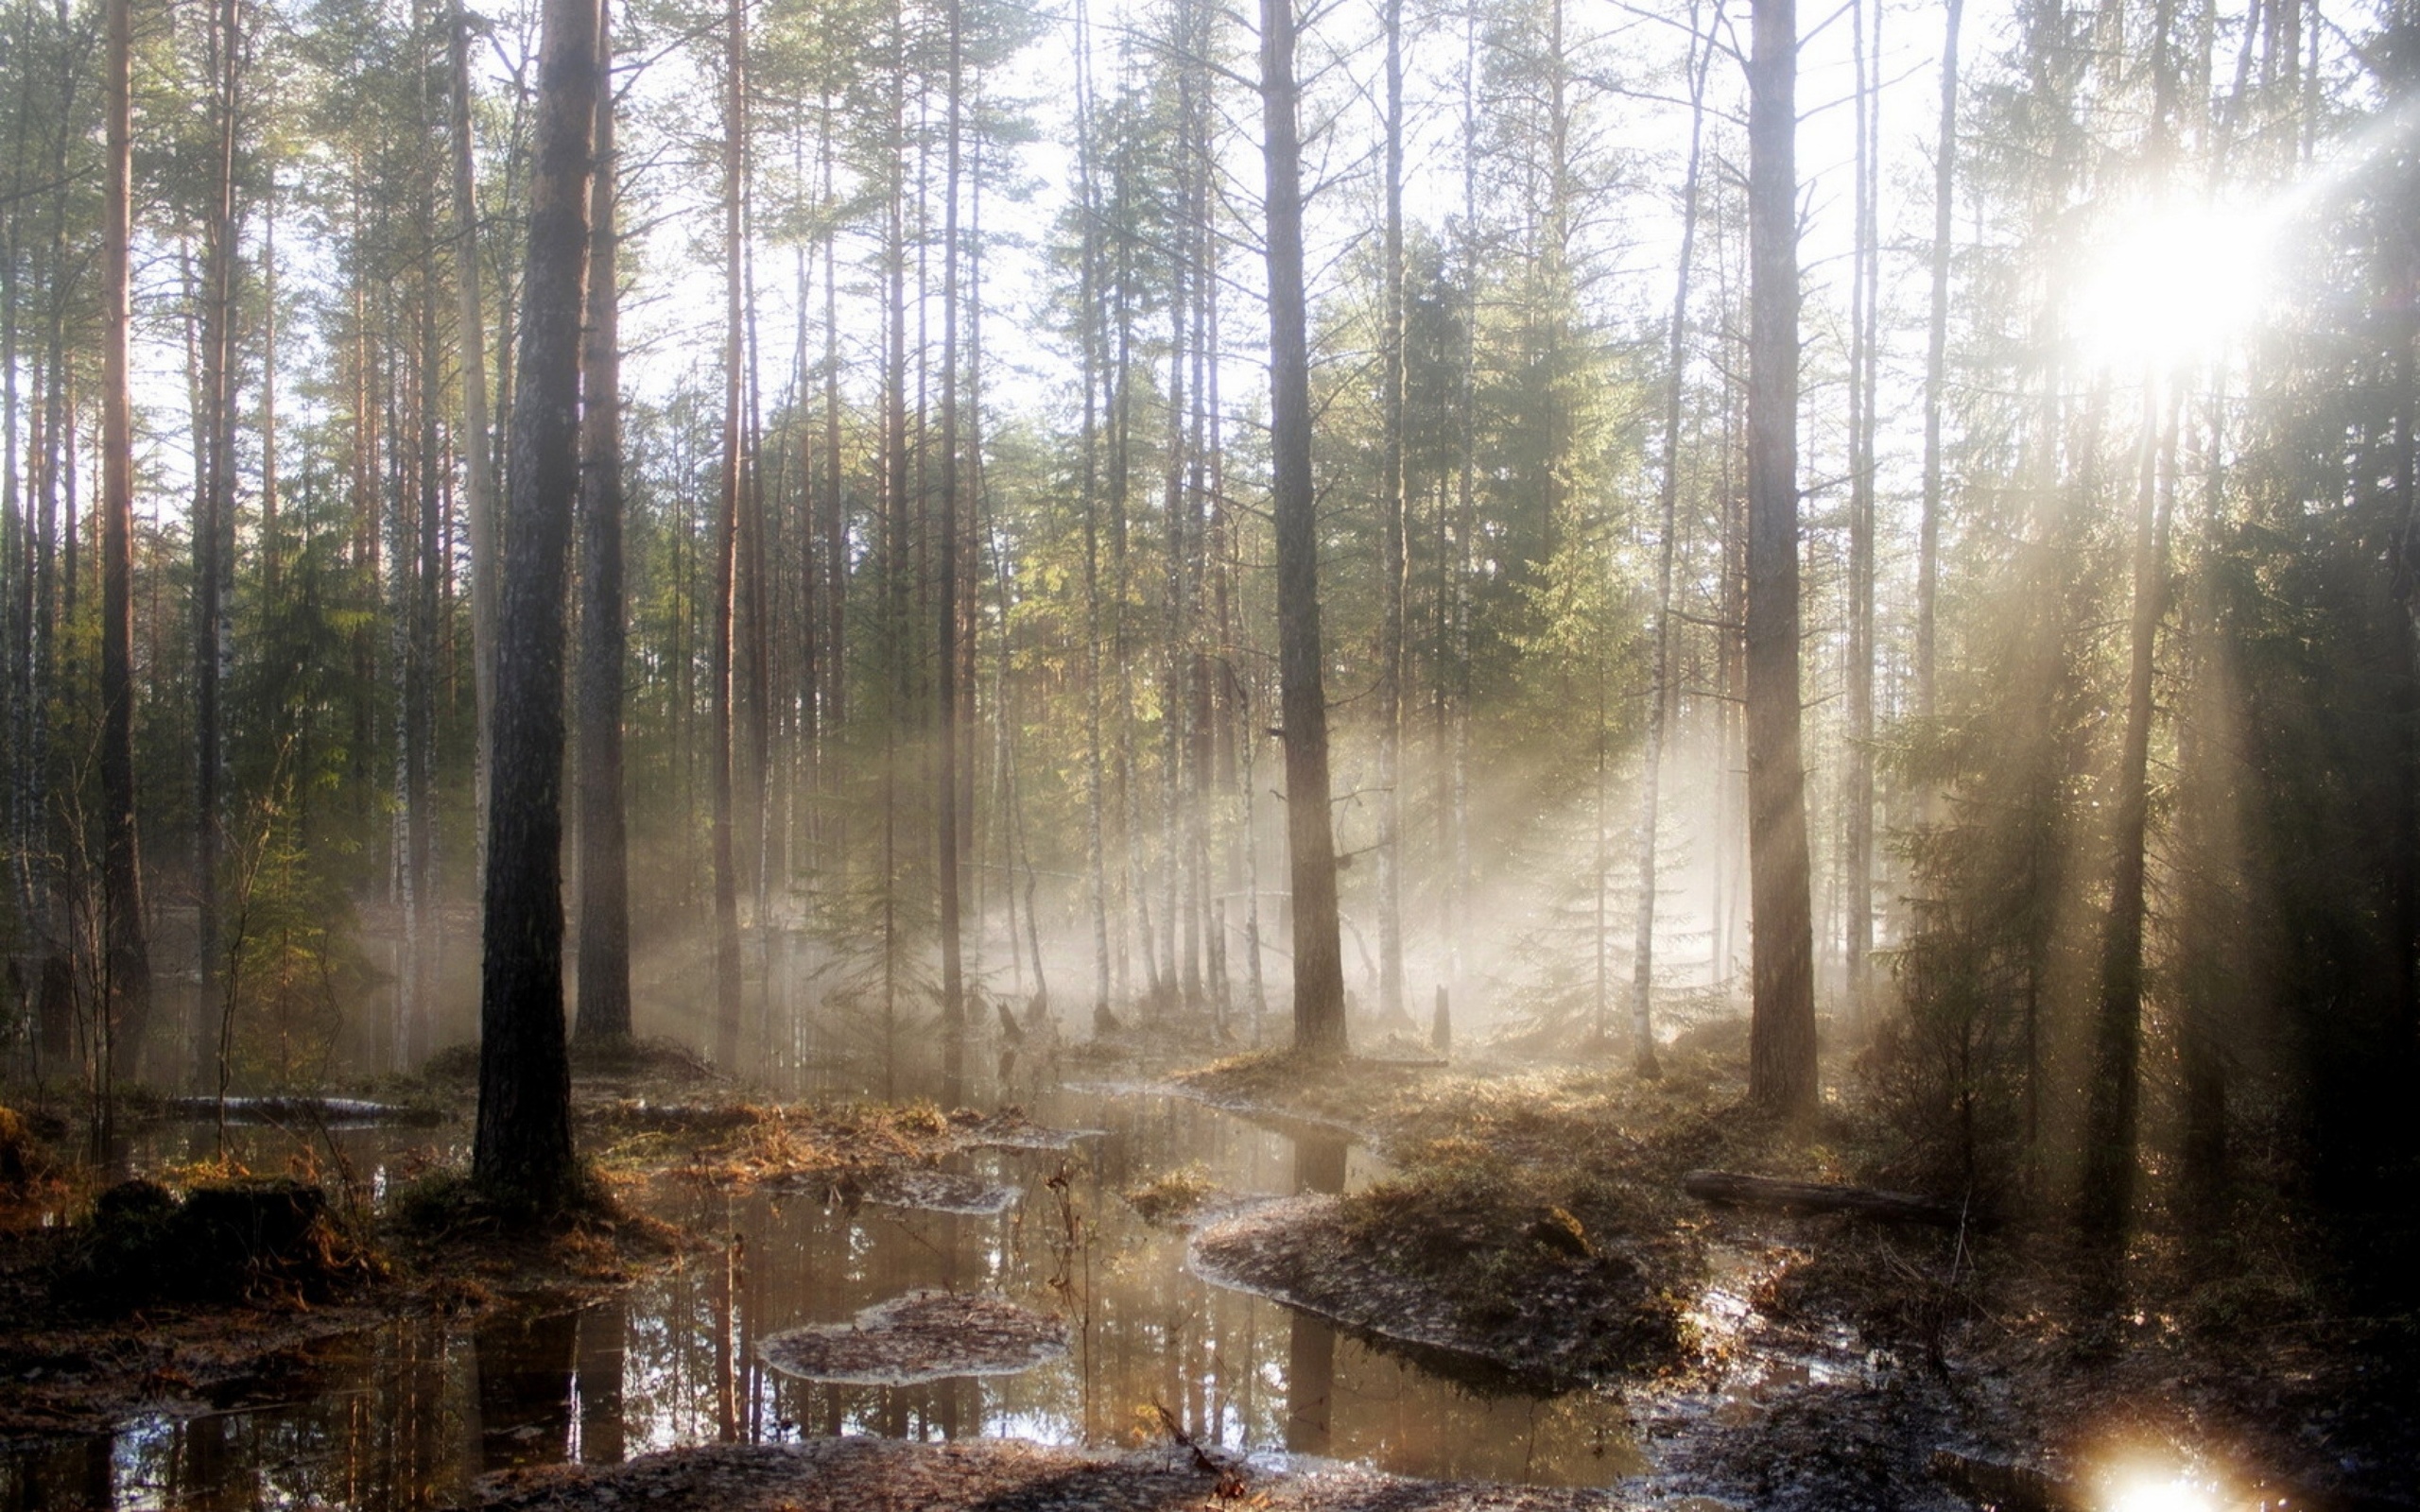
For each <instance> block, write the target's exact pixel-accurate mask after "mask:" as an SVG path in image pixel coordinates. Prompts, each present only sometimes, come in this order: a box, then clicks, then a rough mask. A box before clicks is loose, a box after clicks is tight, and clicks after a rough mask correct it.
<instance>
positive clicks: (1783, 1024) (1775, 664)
mask: <svg viewBox="0 0 2420 1512" xmlns="http://www.w3.org/2000/svg"><path fill="white" fill-rule="evenodd" d="M1797 18H1798V11H1797V6H1796V4H1795V0H1755V23H1754V25H1755V49H1754V57H1753V59H1752V60H1751V61H1750V64H1749V71H1748V73H1749V94H1748V246H1749V251H1748V257H1749V282H1750V289H1749V330H1748V348H1749V352H1748V614H1747V620H1748V625H1747V681H1748V689H1747V693H1748V870H1749V887H1750V892H1751V894H1752V901H1751V904H1750V906H1751V908H1752V910H1753V913H1752V915H1751V918H1752V920H1753V922H1752V932H1751V936H1750V974H1751V977H1752V980H1753V984H1754V986H1753V992H1754V1004H1755V1007H1754V1017H1753V1019H1752V1021H1751V1024H1750V1031H1749V1051H1748V1089H1749V1094H1750V1096H1752V1097H1753V1098H1755V1100H1756V1101H1757V1102H1759V1103H1763V1104H1766V1105H1767V1106H1770V1107H1774V1108H1785V1109H1789V1110H1792V1111H1795V1110H1798V1109H1802V1108H1808V1107H1811V1106H1812V1105H1813V1103H1814V1101H1815V1093H1816V1088H1815V970H1814V967H1815V962H1814V938H1813V920H1812V919H1811V918H1810V916H1809V903H1808V888H1807V855H1806V774H1805V771H1804V769H1803V768H1802V767H1801V765H1800V763H1799V749H1798V727H1799V706H1798V698H1799V691H1798V434H1797V425H1798V224H1797V183H1798V176H1797V168H1796V163H1795V149H1796V137H1797V129H1798V121H1797V99H1796V96H1797V93H1798V91H1797V74H1798V19H1797Z"/></svg>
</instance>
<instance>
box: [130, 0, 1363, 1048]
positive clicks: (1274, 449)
mask: <svg viewBox="0 0 2420 1512" xmlns="http://www.w3.org/2000/svg"><path fill="white" fill-rule="evenodd" d="M121 3H123V0H121ZM1260 78H1261V85H1260V96H1261V112H1262V121H1263V129H1264V132H1265V135H1264V138H1263V145H1262V155H1263V161H1264V164H1265V167H1266V171H1267V179H1268V204H1267V215H1268V219H1269V242H1268V249H1269V252H1268V255H1269V351H1270V442H1271V454H1272V457H1273V461H1274V468H1275V475H1274V481H1273V487H1272V490H1271V511H1272V513H1273V514H1274V515H1275V517H1276V534H1277V635H1278V648H1277V661H1278V671H1279V678H1280V681H1281V685H1282V692H1281V704H1282V708H1283V717H1284V720H1285V730H1286V842H1287V852H1288V859H1289V863H1290V866H1291V869H1292V873H1293V891H1294V1047H1295V1048H1296V1049H1297V1050H1298V1051H1304V1052H1307V1053H1310V1054H1314V1055H1329V1056H1341V1055H1342V1054H1343V1053H1344V1050H1345V1027H1344V956H1343V949H1342V942H1341V940H1340V936H1339V933H1338V930H1339V924H1338V919H1337V900H1336V833H1335V827H1334V825H1333V822H1332V821H1331V818H1330V816H1329V814H1328V770H1327V696H1326V694H1325V691H1324V690H1323V689H1322V686H1321V667H1320V661H1321V652H1320V600H1319V587H1320V580H1319V534H1318V530H1317V524H1316V522H1315V521H1314V519H1313V509H1314V507H1315V505H1316V503H1317V501H1316V499H1315V498H1314V496H1313V493H1312V490H1311V379H1310V348H1309V341H1308V335H1307V332H1306V330H1305V309H1304V295H1303V167H1302V142H1301V138H1300V136H1299V135H1298V132H1297V127H1296V118H1295V109H1296V98H1297V94H1298V90H1297V88H1296V84H1295V79H1294V8H1293V0H1261V39H1260Z"/></svg>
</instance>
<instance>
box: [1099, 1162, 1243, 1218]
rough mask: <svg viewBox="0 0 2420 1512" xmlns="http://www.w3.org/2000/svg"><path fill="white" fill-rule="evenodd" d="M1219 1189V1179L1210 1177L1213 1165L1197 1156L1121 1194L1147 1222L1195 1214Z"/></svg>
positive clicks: (1129, 1205)
mask: <svg viewBox="0 0 2420 1512" xmlns="http://www.w3.org/2000/svg"><path fill="white" fill-rule="evenodd" d="M1218 1190H1219V1189H1218V1185H1217V1183H1215V1182H1213V1181H1212V1180H1211V1179H1210V1168H1209V1167H1208V1166H1206V1165H1203V1164H1202V1163H1201V1161H1199V1160H1196V1161H1194V1162H1193V1163H1191V1164H1189V1165H1184V1166H1180V1167H1179V1168H1177V1169H1176V1170H1173V1171H1163V1172H1161V1173H1160V1174H1159V1175H1158V1176H1155V1177H1151V1178H1150V1180H1148V1181H1145V1182H1142V1183H1140V1184H1138V1185H1135V1186H1131V1187H1128V1188H1127V1189H1126V1190H1125V1192H1124V1193H1122V1194H1121V1195H1123V1196H1124V1197H1125V1198H1126V1205H1127V1206H1128V1207H1130V1208H1132V1209H1133V1210H1134V1211H1135V1213H1136V1215H1137V1216H1139V1217H1141V1218H1142V1220H1143V1221H1144V1222H1145V1223H1149V1224H1165V1223H1177V1222H1182V1221H1183V1220H1184V1219H1186V1218H1189V1217H1191V1216H1193V1214H1194V1213H1195V1212H1197V1211H1200V1210H1201V1205H1202V1204H1203V1203H1205V1202H1207V1201H1209V1200H1210V1198H1211V1197H1212V1196H1213V1195H1214V1194H1216V1193H1217V1192H1218Z"/></svg>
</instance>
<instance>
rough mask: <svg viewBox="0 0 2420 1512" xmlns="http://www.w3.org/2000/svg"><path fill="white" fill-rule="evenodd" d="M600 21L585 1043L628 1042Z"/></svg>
mask: <svg viewBox="0 0 2420 1512" xmlns="http://www.w3.org/2000/svg"><path fill="white" fill-rule="evenodd" d="M611 35H612V33H611V26H610V22H609V20H608V15H607V10H606V8H605V7H603V6H600V7H599V8H598V15H597V28H596V55H597V72H598V74H599V76H600V78H601V79H602V80H603V81H604V82H603V87H601V88H600V89H599V90H598V91H597V95H596V181H595V183H594V184H593V185H592V186H591V189H590V194H589V206H590V210H589V219H590V222H591V226H590V232H589V253H588V334H587V349H586V351H585V352H583V353H582V356H581V363H580V367H581V388H582V392H581V395H580V416H579V450H580V471H579V488H580V501H579V503H580V532H579V558H580V583H579V590H580V597H579V674H578V682H577V702H578V705H579V1030H578V1032H579V1038H580V1040H581V1041H582V1042H583V1043H591V1044H612V1043H615V1042H618V1041H623V1040H629V1039H630V1037H631V903H630V860H629V849H630V847H629V836H628V833H627V829H626V825H625V813H624V808H623V799H622V661H623V650H624V639H625V636H626V627H625V625H624V622H623V609H622V415H621V387H622V383H621V379H622V353H621V291H620V290H619V289H618V288H617V287H616V286H615V282H614V281H615V278H616V276H617V275H616V257H615V240H616V237H615V232H614V93H613V87H612V79H613V61H612V60H613V47H612V43H611V41H610V38H611Z"/></svg>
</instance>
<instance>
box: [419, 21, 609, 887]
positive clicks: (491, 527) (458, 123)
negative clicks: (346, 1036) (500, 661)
mask: <svg viewBox="0 0 2420 1512" xmlns="http://www.w3.org/2000/svg"><path fill="white" fill-rule="evenodd" d="M600 24H601V23H600ZM600 36H601V34H600ZM451 62H452V65H453V67H452V73H453V86H452V91H451V93H452V95H453V99H452V101H451V104H452V117H453V119H452V125H453V135H454V235H455V245H454V266H455V283H457V284H458V289H457V291H456V292H457V295H458V298H459V300H460V301H461V313H460V317H459V318H460V324H461V335H460V342H461V348H462V351H461V368H462V429H463V432H464V440H463V443H462V445H461V447H460V451H461V453H462V472H463V479H464V483H463V488H464V491H465V493H466V495H467V498H466V500H465V503H466V506H467V508H466V512H467V514H468V515H469V521H470V537H471V667H472V673H471V681H472V690H473V694H474V696H475V698H476V699H477V701H478V727H479V729H478V745H477V755H476V757H475V768H474V771H475V776H474V783H475V799H474V801H475V812H476V814H477V816H478V825H479V834H480V839H479V854H480V856H481V858H482V859H481V862H480V864H481V865H482V866H484V865H485V864H486V862H485V859H484V858H485V856H486V854H487V840H486V834H487V812H488V785H489V784H488V779H489V772H488V751H489V748H490V746H491V743H492V741H493V737H494V733H495V676H496V665H495V657H496V626H497V618H496V615H497V607H498V605H499V604H500V603H501V602H502V600H503V594H502V593H501V592H500V588H501V576H500V574H499V571H498V569H499V568H500V567H501V566H502V565H503V563H502V558H501V553H500V552H499V550H498V546H497V541H496V518H495V467H494V456H495V454H494V452H493V450H492V449H491V448H492V446H493V442H492V440H491V439H490V437H489V429H490V427H489V422H488V355H487V335H486V333H485V330H484V328H483V323H482V320H481V318H480V314H479V243H478V234H479V231H478V227H479V220H478V201H477V199H476V198H475V197H474V195H473V193H472V182H471V162H472V159H471V149H472V146H473V144H472V140H471V27H470V18H469V16H468V15H467V14H466V13H465V12H464V10H463V9H462V0H454V14H453V40H452V47H451ZM604 87H606V88H609V89H610V88H611V87H612V86H611V84H610V81H609V82H608V83H607V84H606V85H605V86H604Z"/></svg>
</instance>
